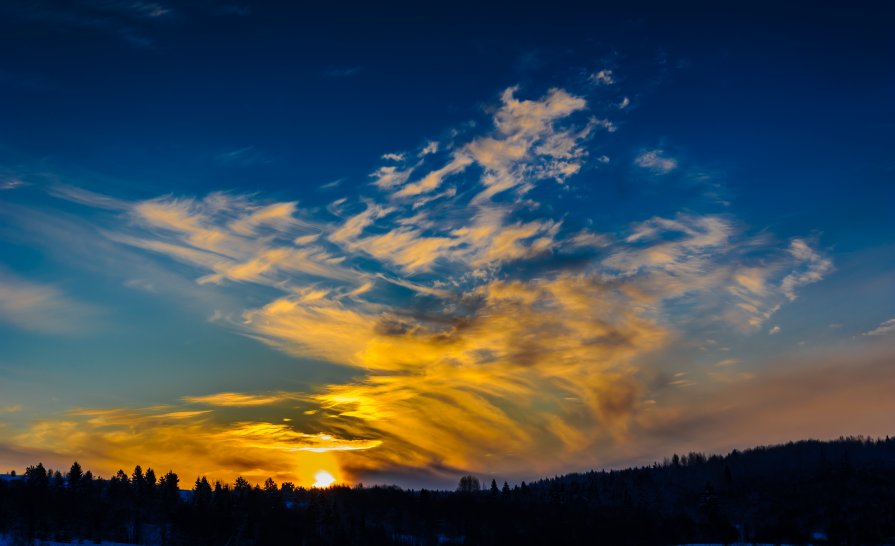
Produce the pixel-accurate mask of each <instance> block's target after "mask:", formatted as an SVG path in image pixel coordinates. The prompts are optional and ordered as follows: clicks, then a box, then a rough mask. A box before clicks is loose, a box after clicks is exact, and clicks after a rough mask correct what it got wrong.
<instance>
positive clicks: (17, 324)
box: [0, 0, 895, 488]
mask: <svg viewBox="0 0 895 546" xmlns="http://www.w3.org/2000/svg"><path fill="white" fill-rule="evenodd" d="M665 4H667V3H659V2H655V3H652V2H639V3H631V4H628V3H626V6H624V7H621V6H618V5H614V4H608V3H606V4H603V3H596V2H594V3H587V4H571V3H563V2H550V3H541V2H512V3H498V2H494V3H489V4H488V5H481V3H479V4H474V3H463V2H426V3H383V4H377V5H373V3H362V4H353V3H350V2H348V3H344V2H342V3H335V2H333V3H313V4H311V3H287V2H236V1H234V2H212V1H202V0H196V1H184V2H174V1H169V0H160V1H157V2H153V1H142V0H73V1H65V2H61V1H60V2H55V1H49V0H33V1H27V2H24V1H21V2H17V1H12V2H5V3H3V6H2V7H0V51H2V52H3V53H2V54H0V471H2V472H6V471H9V470H17V471H18V472H21V471H22V470H23V469H24V468H25V467H26V466H27V465H31V464H35V463H37V462H38V461H42V462H43V463H44V464H45V465H47V466H50V467H51V468H59V469H63V470H64V469H66V468H68V466H69V465H70V464H71V462H72V461H74V460H78V461H79V462H80V463H81V464H82V466H84V467H85V468H90V469H92V470H93V471H94V473H97V474H100V475H104V476H109V475H112V474H114V473H115V472H116V471H117V470H118V469H119V468H124V469H125V470H126V471H127V470H128V469H130V468H133V466H134V465H136V464H140V465H142V466H143V467H144V468H146V467H152V468H154V469H156V471H157V472H165V471H167V470H168V469H173V470H174V471H176V472H178V474H180V476H181V479H182V480H185V482H186V483H191V481H192V479H193V477H194V476H199V475H205V476H208V478H209V479H211V480H224V481H232V480H234V479H235V478H236V476H239V475H242V476H245V477H246V478H248V479H249V480H250V481H254V482H260V481H263V480H264V479H265V478H267V477H272V478H273V479H274V480H276V481H277V482H282V481H292V482H294V483H295V484H296V485H303V486H309V485H311V484H312V483H314V475H315V474H316V473H318V472H319V471H321V470H323V471H326V472H328V473H330V474H332V476H334V477H335V478H336V479H337V480H338V481H339V482H343V483H348V484H355V483H359V482H363V483H365V484H370V483H389V484H391V483H394V484H398V485H401V486H404V487H448V488H450V487H453V486H454V485H455V484H456V482H457V479H458V478H459V476H462V475H465V474H469V473H472V474H474V475H477V476H478V477H480V479H483V480H488V481H490V480H491V479H496V480H498V482H502V481H503V480H507V481H509V482H510V483H511V484H512V483H517V482H519V481H521V480H532V479H537V478H539V477H543V476H552V475H555V474H562V473H567V472H575V471H584V470H589V469H593V468H621V467H627V466H635V465H642V464H651V463H652V462H654V461H661V460H662V459H663V458H665V457H670V456H671V454H672V453H687V452H690V451H699V452H709V453H724V452H727V451H729V450H732V449H743V448H748V447H752V446H755V445H763V444H771V443H777V442H785V441H789V440H798V439H804V438H821V439H828V438H836V437H839V436H841V435H858V434H860V435H868V436H886V435H890V434H892V433H893V430H892V428H891V415H893V414H895V397H892V396H891V392H893V389H895V210H893V203H895V191H893V183H892V182H893V178H895V159H893V155H892V151H891V150H892V148H893V144H895V138H893V133H895V106H893V104H895V101H893V98H895V71H893V67H895V39H893V37H892V33H891V30H890V29H891V27H892V24H893V23H895V9H893V7H892V6H891V5H889V4H887V3H885V2H859V3H857V4H854V3H853V4H850V5H849V6H848V7H846V6H844V5H841V4H840V5H832V4H826V3H816V5H813V6H810V7H808V6H804V5H801V3H792V4H791V5H789V6H786V5H784V6H780V5H777V4H779V3H773V4H772V3H761V2H759V3H755V2H748V3H746V2H731V3H723V5H722V4H721V3H717V2H711V3H708V2H706V3H701V2H684V3H675V5H674V6H673V7H672V6H668V5H665Z"/></svg>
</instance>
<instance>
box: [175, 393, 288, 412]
mask: <svg viewBox="0 0 895 546" xmlns="http://www.w3.org/2000/svg"><path fill="white" fill-rule="evenodd" d="M295 399H296V396H295V395H294V394H290V393H284V392H279V393H273V394H243V393H238V392H219V393H216V394H207V395H204V396H184V397H183V401H184V402H188V403H190V404H201V405H206V406H221V407H236V408H240V407H249V406H269V405H271V404H276V403H279V402H283V401H285V400H295Z"/></svg>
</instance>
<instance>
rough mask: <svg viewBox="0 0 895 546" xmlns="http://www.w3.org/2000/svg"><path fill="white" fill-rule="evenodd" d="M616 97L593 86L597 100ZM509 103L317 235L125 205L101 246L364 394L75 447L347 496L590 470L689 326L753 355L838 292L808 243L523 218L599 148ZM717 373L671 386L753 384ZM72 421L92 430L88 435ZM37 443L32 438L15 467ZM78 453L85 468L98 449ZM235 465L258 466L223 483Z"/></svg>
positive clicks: (151, 204)
mask: <svg viewBox="0 0 895 546" xmlns="http://www.w3.org/2000/svg"><path fill="white" fill-rule="evenodd" d="M613 81H614V80H612V74H611V73H610V72H609V71H605V72H604V73H603V77H602V78H601V79H600V80H599V83H603V84H608V83H612V82H613ZM518 91H519V90H518V88H515V87H513V88H509V89H507V90H506V91H504V92H503V93H502V94H501V95H500V99H499V104H498V105H497V107H496V109H495V110H494V112H493V115H492V118H491V121H492V124H491V127H489V128H487V129H485V130H482V131H480V132H479V133H477V134H466V135H459V136H457V139H456V140H455V141H454V142H451V143H448V144H445V145H443V146H441V145H436V144H434V143H430V144H427V145H426V147H425V148H423V149H422V151H420V152H418V153H417V152H410V153H394V152H393V153H389V154H385V155H384V156H383V161H386V162H388V164H386V165H384V166H381V167H379V168H378V169H377V170H375V171H374V173H373V175H372V178H373V179H374V181H373V184H372V185H371V186H369V188H370V189H371V191H374V192H376V193H375V195H374V196H365V197H361V198H359V199H354V200H350V199H347V198H343V199H339V200H337V201H336V202H334V203H333V204H332V205H331V206H330V207H329V208H328V209H327V212H328V215H327V214H324V213H322V212H319V211H312V210H305V209H302V208H301V207H300V206H299V204H298V203H297V202H293V201H289V202H280V203H270V202H264V201H263V199H260V198H258V197H256V196H242V195H233V194H226V193H212V194H209V195H208V196H206V197H205V198H203V199H189V198H187V199H184V198H176V197H172V196H168V197H160V198H157V199H152V200H148V201H142V202H139V203H135V204H133V205H132V206H131V207H130V213H131V218H132V219H133V225H132V226H131V227H127V228H122V229H120V230H118V231H116V232H109V233H108V236H109V237H110V238H112V239H114V240H116V241H118V242H120V243H123V244H127V245H130V246H133V247H137V248H141V249H145V250H148V251H151V252H153V253H156V254H160V255H164V256H167V257H169V258H171V259H173V260H175V261H177V262H181V263H184V264H187V265H189V266H191V267H192V268H194V269H195V271H196V280H197V282H199V283H217V284H220V285H222V286H224V287H228V286H231V285H232V289H233V290H240V291H243V290H252V287H253V286H260V287H263V288H264V289H265V290H264V291H258V292H257V293H255V292H253V293H252V294H253V295H254V298H255V301H259V300H260V301H263V302H264V303H263V304H260V305H253V306H252V307H251V308H248V309H245V310H244V312H243V313H242V317H241V318H242V321H241V322H239V323H236V324H231V326H233V327H235V328H238V329H239V330H240V331H241V332H243V333H244V334H245V335H248V336H252V337H255V338H257V339H259V340H261V341H263V342H265V343H268V344H270V345H272V346H274V347H276V348H278V349H280V350H282V351H285V352H288V353H290V354H293V355H295V356H297V357H303V358H314V359H318V360H323V361H328V362H330V363H332V364H333V365H338V366H341V367H347V368H348V369H351V370H353V371H354V372H355V374H356V375H355V376H354V378H353V379H351V380H348V381H344V382H339V383H333V384H328V385H326V384H324V385H320V386H319V387H318V388H317V389H316V390H315V391H313V392H307V393H288V392H282V391H276V392H272V393H267V394H263V393H262V394H250V393H238V392H222V393H217V394H211V395H203V396H187V397H184V398H183V400H184V401H185V402H187V403H189V404H192V405H200V406H206V407H214V408H242V409H243V410H245V409H246V408H259V409H264V408H267V410H270V408H273V407H276V406H277V404H282V403H289V402H293V403H294V402H297V401H301V402H302V403H303V404H312V407H310V408H308V409H307V411H305V412H304V414H303V415H304V417H303V418H302V419H303V421H302V422H303V423H304V425H303V426H305V425H306V426H307V427H309V428H307V430H309V431H313V432H301V431H298V430H295V429H293V428H291V426H287V425H283V424H273V423H271V422H268V421H269V420H265V421H263V422H260V421H259V422H249V421H246V420H241V421H236V422H230V423H226V424H225V423H221V422H220V421H219V417H217V414H216V413H202V412H199V413H196V414H195V415H184V416H183V417H182V418H175V417H174V416H173V414H172V413H171V411H173V410H171V411H169V412H168V413H167V416H165V414H164V413H159V414H153V415H151V416H146V417H145V418H144V417H141V419H144V422H146V423H147V427H148V428H149V429H151V430H153V431H158V432H159V433H160V434H161V435H160V436H159V438H157V439H156V438H149V437H148V436H146V437H143V436H141V434H143V433H142V432H140V431H139V430H138V431H136V432H133V431H132V432H126V431H124V430H123V429H121V428H120V427H118V426H117V425H113V426H112V428H110V429H109V430H108V431H104V430H105V429H100V428H96V429H95V430H93V431H92V433H91V434H92V435H91V436H90V437H91V438H92V437H94V436H97V437H99V438H100V439H101V440H102V442H105V445H104V444H103V443H102V442H100V443H99V444H97V445H100V446H103V445H104V447H103V448H102V449H105V450H106V451H104V453H109V452H111V451H109V450H112V449H115V450H119V451H120V450H124V451H125V452H126V451H127V449H126V447H125V444H126V443H127V442H131V441H133V442H136V441H138V440H139V441H145V442H148V444H149V445H152V446H155V447H156V449H157V450H158V451H159V452H161V450H162V449H163V447H164V446H167V447H168V448H170V449H173V450H174V452H176V454H172V455H171V457H180V458H181V459H180V461H186V460H188V458H189V457H188V454H190V453H193V454H195V453H196V452H197V451H198V450H199V449H200V448H199V446H198V445H196V442H198V441H199V440H196V439H189V438H187V436H188V435H190V434H195V435H196V438H199V439H201V441H202V442H205V443H207V445H203V447H202V449H205V450H210V451H213V452H214V453H215V457H216V459H215V461H216V463H215V465H216V466H215V467H214V470H215V471H216V472H222V473H224V472H227V470H225V469H226V468H231V471H234V470H233V469H234V468H238V469H242V470H239V471H241V472H246V473H247V472H249V470H251V472H254V473H259V472H261V471H262V470H264V471H270V472H271V474H272V475H273V473H274V472H273V469H276V468H277V465H279V464H287V465H291V466H289V468H294V466H295V462H294V460H292V459H288V457H287V454H295V453H304V454H305V455H303V456H310V454H318V453H319V454H321V456H322V455H326V456H327V457H336V456H337V457H338V458H337V459H335V458H333V459H330V461H331V462H332V461H338V462H339V464H340V465H341V471H342V472H341V473H340V475H347V476H348V477H349V478H360V477H362V476H363V475H365V474H366V473H369V472H376V471H382V470H388V469H399V468H408V467H413V468H418V469H419V468H422V469H425V470H426V471H429V472H432V473H435V474H439V473H441V474H450V473H453V472H459V471H465V470H488V469H490V468H498V467H499V468H500V469H501V471H503V472H510V473H511V472H532V471H537V472H538V473H543V472H549V471H551V470H552V469H555V468H558V467H560V466H561V465H562V464H564V463H576V464H581V462H582V461H592V462H593V463H597V462H598V461H599V460H600V457H601V456H602V454H603V453H605V452H608V451H610V450H612V449H623V447H624V446H625V445H627V444H628V443H629V442H631V441H632V434H633V432H632V431H633V430H635V429H636V427H637V426H639V425H638V423H642V422H643V419H644V418H645V417H644V415H652V414H653V413H655V412H656V411H657V410H656V407H657V402H656V396H655V393H654V392H652V390H653V389H655V388H656V387H655V385H656V383H655V381H653V377H652V375H654V374H653V370H650V369H647V367H646V366H645V365H644V364H643V363H644V362H645V359H646V358H647V357H649V356H650V355H654V354H655V353H656V351H657V350H659V349H662V348H665V347H667V346H668V344H669V343H670V342H671V341H672V340H674V339H676V338H679V337H685V336H686V330H687V328H689V327H691V326H692V325H694V324H696V323H699V325H700V327H705V328H716V329H724V330H726V329H729V326H730V325H733V326H735V328H736V329H738V330H740V331H742V332H745V333H749V332H755V331H757V330H758V329H759V328H760V327H761V326H762V325H763V324H765V322H766V321H767V320H768V319H769V318H770V317H771V316H772V315H773V314H774V313H775V312H776V311H777V309H779V308H780V306H782V305H784V304H786V303H787V302H789V301H792V300H793V299H794V298H795V297H796V293H797V291H798V290H799V289H800V288H801V287H803V286H805V285H807V284H809V283H813V282H817V281H819V280H820V279H822V278H823V277H824V276H826V275H827V274H828V273H829V272H830V271H831V269H832V264H831V262H830V260H829V259H828V258H826V257H825V256H824V255H823V254H822V253H821V252H820V251H818V250H817V249H815V248H814V247H813V246H812V244H811V243H810V242H809V241H807V240H805V239H799V238H795V239H792V240H790V241H788V242H774V241H773V239H772V238H771V237H768V236H762V237H757V236H750V235H748V234H747V233H745V231H746V229H745V227H743V226H742V225H741V224H740V223H739V222H737V220H736V219H735V218H733V217H732V216H727V215H717V214H697V213H693V212H688V213H680V214H677V215H674V216H673V217H659V216H656V217H651V218H646V219H640V220H639V221H635V222H633V223H632V224H630V225H628V226H627V227H622V228H610V227H609V226H607V230H606V231H605V232H602V233H601V232H598V231H595V230H593V229H581V228H580V227H572V225H566V224H567V223H569V224H571V223H570V222H567V219H566V215H565V212H566V211H563V210H561V209H559V210H557V209H553V208H550V207H543V208H542V207H540V203H536V202H534V201H532V199H531V197H530V196H531V195H532V194H533V193H534V190H535V189H536V188H537V187H538V186H543V185H550V187H555V188H562V187H564V186H566V185H567V181H568V179H569V177H571V176H573V175H575V174H576V173H579V172H580V171H581V170H582V168H583V167H584V165H585V162H586V161H587V158H588V147H587V143H588V142H589V141H590V140H591V139H593V138H596V136H597V134H601V135H606V134H608V133H611V132H612V131H613V130H614V129H615V125H614V124H613V123H612V121H611V120H606V119H601V118H598V117H596V116H592V115H590V114H589V113H588V111H587V110H588V106H587V102H586V101H585V99H584V98H582V97H578V96H575V95H573V94H571V93H569V92H567V91H565V90H562V89H555V88H554V89H550V90H549V91H547V92H546V94H545V95H544V96H542V97H541V98H539V99H525V100H523V99H519V98H517V97H516V94H517V93H518ZM600 128H602V129H604V130H606V132H600V131H595V130H596V129H600ZM464 139H465V140H464ZM408 158H411V161H415V163H413V164H407V163H406V162H407V161H408ZM597 161H602V160H600V159H598V160H597ZM635 163H636V164H637V165H639V166H641V167H643V168H645V169H648V170H650V171H653V172H655V173H657V174H662V173H667V172H670V171H671V170H673V169H675V168H677V167H678V162H677V160H676V159H673V158H670V157H668V156H666V155H664V153H663V152H662V151H661V150H652V151H649V152H645V153H644V154H642V155H641V156H640V157H638V158H637V160H636V161H635ZM235 285H238V286H235ZM260 298H265V299H260ZM706 324H708V326H705V325H706ZM730 362H731V363H732V362H733V361H730ZM719 366H720V364H719ZM730 368H731V367H730V366H727V365H725V366H720V367H718V366H715V367H713V372H712V374H714V375H712V374H709V375H708V377H707V379H706V378H699V377H696V376H695V375H693V376H691V375H687V373H686V372H682V371H677V370H671V369H669V370H663V372H665V373H667V374H668V375H669V376H672V375H673V376H674V377H675V379H673V380H670V381H669V382H667V383H669V384H672V383H674V382H675V381H676V382H677V384H675V386H681V387H683V386H686V387H688V388H689V387H691V386H695V385H698V384H699V381H705V380H709V381H716V382H719V383H727V382H730V381H740V380H743V379H748V378H747V377H746V375H748V374H745V373H744V372H739V371H736V370H732V369H730ZM674 373H677V375H674ZM744 374H745V375H744ZM122 411H123V410H122ZM182 411H190V410H188V409H184V410H182ZM216 411H217V410H216ZM221 411H222V410H221ZM645 412H646V413H645ZM141 415H142V414H141ZM75 417H77V419H78V422H80V423H83V422H86V423H87V424H88V425H89V426H92V427H100V426H101V425H100V424H99V422H97V421H91V420H95V419H102V418H104V417H103V416H102V415H101V414H100V413H97V412H94V413H91V414H90V415H77V416H71V418H72V419H75ZM85 420H86V421H85ZM275 420H276V421H279V420H280V419H279V418H278V419H275ZM67 422H68V421H62V422H61V423H62V425H61V428H60V430H61V429H65V430H68V429H66V427H67V426H68V425H66V424H65V423H67ZM49 434H55V431H54V430H50V427H49V426H48V427H45V428H44V429H41V427H36V428H35V430H34V431H32V433H31V435H30V436H29V437H28V438H27V440H28V441H29V442H30V444H29V445H35V444H41V443H42V442H45V436H46V435H49ZM135 434H136V435H137V436H133V435H135ZM181 436H182V438H181ZM76 438H77V436H76ZM87 438H88V436H84V438H83V441H82V444H79V445H84V446H87V445H88V444H89V445H93V444H91V443H90V442H89V441H88V439H87ZM179 439H183V441H184V444H183V446H182V447H177V448H174V447H172V446H173V445H174V444H175V443H176V441H178V440H179ZM46 445H51V444H50V442H49V441H48V440H46ZM95 449H96V450H97V453H98V452H99V451H102V449H101V448H95ZM243 450H245V451H243ZM119 451H116V453H118V452H119ZM172 453H173V452H172ZM204 453H206V452H205V451H203V454H204ZM203 456H204V455H203ZM263 457H268V459H264V458H263ZM120 458H122V459H124V458H125V457H124V456H120ZM241 458H244V459H246V460H251V461H253V462H252V463H246V464H245V465H241V466H240V465H236V466H233V465H231V467H228V466H227V464H228V463H227V461H226V460H230V459H233V460H234V461H235V460H242V459H241ZM225 459H226V460H225ZM286 461H290V462H286ZM178 462H179V461H178ZM172 464H173V462H172ZM253 465H254V466H253ZM249 467H251V468H249ZM191 468H192V467H191ZM318 468H320V466H319V465H318ZM324 468H326V469H327V470H328V471H331V472H336V471H338V470H339V469H338V468H335V467H334V465H330V466H329V467H324ZM296 472H297V471H296Z"/></svg>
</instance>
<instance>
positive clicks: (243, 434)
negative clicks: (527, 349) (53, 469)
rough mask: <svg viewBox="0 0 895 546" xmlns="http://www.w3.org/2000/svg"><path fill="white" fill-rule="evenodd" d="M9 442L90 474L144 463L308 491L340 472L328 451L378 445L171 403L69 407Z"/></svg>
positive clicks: (183, 472)
mask: <svg viewBox="0 0 895 546" xmlns="http://www.w3.org/2000/svg"><path fill="white" fill-rule="evenodd" d="M11 439H12V440H13V441H14V442H15V444H16V445H17V446H20V447H23V448H26V449H43V450H46V452H49V453H54V454H56V456H57V457H56V458H62V457H65V456H69V457H70V458H72V460H74V458H80V459H84V460H87V459H89V460H90V461H92V462H93V468H94V471H98V472H101V473H103V474H105V475H111V474H114V472H115V471H116V470H117V469H118V468H122V467H123V468H125V469H128V468H129V467H128V466H127V465H133V464H135V462H142V463H143V464H144V465H148V466H152V467H154V468H156V469H157V470H162V469H168V468H174V469H176V471H177V472H178V473H180V475H181V476H184V477H191V476H199V475H207V476H208V477H209V478H210V479H223V480H225V481H232V480H233V478H235V477H236V476H237V475H243V476H245V477H246V478H247V479H249V480H250V481H253V482H261V481H263V480H264V479H266V478H267V477H269V476H272V477H275V478H276V479H277V480H292V481H295V482H296V483H297V484H300V485H305V486H309V485H310V484H311V482H312V481H313V476H312V472H313V471H314V470H315V469H320V468H324V469H326V470H328V471H330V472H332V473H334V474H336V475H340V473H339V467H338V464H337V462H336V460H335V459H334V456H333V452H345V451H352V450H365V449H371V448H374V447H376V446H377V445H378V442H377V441H375V440H372V441H354V440H346V439H342V438H338V437H336V436H333V435H332V434H324V433H314V434H306V433H302V432H298V431H296V430H293V429H292V428H291V427H289V426H288V425H285V424H274V423H267V422H246V421H243V422H233V423H228V422H220V421H219V420H216V419H215V418H214V415H213V414H212V412H211V411H210V410H200V411H189V410H183V409H180V408H175V407H169V406H159V407H154V408H144V409H127V408H114V409H82V410H74V411H70V412H68V413H67V414H66V415H65V416H64V417H62V418H59V419H45V420H40V421H37V422H36V423H34V424H33V425H32V426H31V428H30V429H29V430H28V431H27V432H24V433H22V434H19V435H17V436H15V437H13V438H11Z"/></svg>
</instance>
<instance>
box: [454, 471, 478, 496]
mask: <svg viewBox="0 0 895 546" xmlns="http://www.w3.org/2000/svg"><path fill="white" fill-rule="evenodd" d="M481 489H482V484H481V483H479V479H478V478H476V477H475V476H472V475H469V476H463V477H462V478H460V483H459V484H458V485H457V491H459V492H461V493H477V492H479V491H481Z"/></svg>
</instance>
